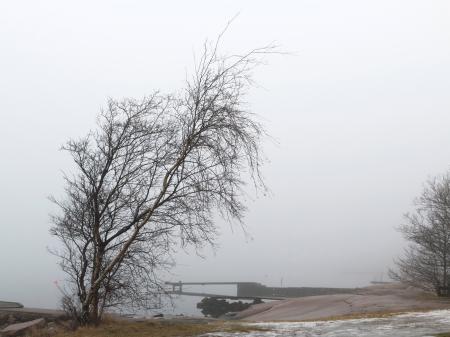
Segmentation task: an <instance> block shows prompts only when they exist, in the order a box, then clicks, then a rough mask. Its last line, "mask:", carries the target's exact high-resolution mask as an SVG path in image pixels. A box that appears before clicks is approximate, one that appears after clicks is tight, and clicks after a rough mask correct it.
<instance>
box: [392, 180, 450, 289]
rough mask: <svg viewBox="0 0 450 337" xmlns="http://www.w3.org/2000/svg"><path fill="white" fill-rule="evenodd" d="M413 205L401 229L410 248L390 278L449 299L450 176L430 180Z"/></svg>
mask: <svg viewBox="0 0 450 337" xmlns="http://www.w3.org/2000/svg"><path fill="white" fill-rule="evenodd" d="M414 206H415V210H414V211H413V212H411V213H408V214H406V215H405V220H406V221H405V223H404V224H403V225H402V226H400V227H399V231H400V232H401V233H402V235H403V236H404V238H405V239H406V240H407V241H408V242H409V246H408V248H407V249H405V252H404V254H403V256H402V257H400V258H398V259H397V260H396V261H395V262H396V266H397V268H396V269H395V270H391V271H390V276H391V278H393V279H394V280H398V281H401V282H403V283H406V284H411V285H413V286H416V287H419V288H422V289H425V290H428V291H432V292H435V293H436V294H437V295H438V296H449V295H450V294H449V286H450V284H449V282H450V278H449V276H450V275H449V271H450V173H447V174H444V175H440V176H437V177H435V178H433V179H431V180H429V181H428V182H427V183H426V184H425V186H424V189H423V191H422V193H421V195H420V196H419V197H417V198H416V199H415V202H414Z"/></svg>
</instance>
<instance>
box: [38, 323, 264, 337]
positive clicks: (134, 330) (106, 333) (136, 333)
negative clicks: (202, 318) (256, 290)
mask: <svg viewBox="0 0 450 337" xmlns="http://www.w3.org/2000/svg"><path fill="white" fill-rule="evenodd" d="M255 330H263V329H259V328H257V327H249V326H245V325H241V324H238V323H231V322H222V321H218V322H205V323H191V322H182V321H176V322H174V321H164V320H161V321H143V322H130V321H121V320H119V321H108V322H105V323H103V324H101V325H99V326H97V327H80V328H78V329H77V330H75V331H68V330H67V329H63V328H58V329H57V330H56V331H54V332H53V333H50V332H48V331H47V330H45V329H42V330H34V331H32V332H31V334H30V337H187V336H198V335H201V334H205V333H213V332H249V331H255Z"/></svg>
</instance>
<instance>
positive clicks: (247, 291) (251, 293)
mask: <svg viewBox="0 0 450 337" xmlns="http://www.w3.org/2000/svg"><path fill="white" fill-rule="evenodd" d="M166 285H168V286H170V287H171V288H172V290H169V291H167V293H169V294H174V295H185V296H199V297H215V298H224V299H235V300H237V299H246V300H254V299H261V300H283V299H287V298H296V297H305V296H318V295H332V294H348V293H353V292H354V291H355V290H356V289H354V288H323V287H267V286H265V285H263V284H261V283H258V282H181V281H179V282H166ZM190 285H201V286H206V285H235V286H236V295H219V294H211V293H204V292H189V291H183V286H190Z"/></svg>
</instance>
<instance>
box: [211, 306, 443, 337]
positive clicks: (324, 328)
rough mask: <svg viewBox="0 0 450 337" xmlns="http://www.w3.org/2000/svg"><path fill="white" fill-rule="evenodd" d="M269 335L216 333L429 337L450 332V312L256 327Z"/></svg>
mask: <svg viewBox="0 0 450 337" xmlns="http://www.w3.org/2000/svg"><path fill="white" fill-rule="evenodd" d="M249 325H251V326H257V327H262V328H268V329H270V330H271V331H269V332H254V333H237V334H231V333H215V334H207V335H204V336H220V337H243V336H246V337H281V336H283V337H289V336H292V337H294V336H295V337H316V336H318V337H319V336H320V337H378V336H383V337H425V336H427V337H429V336H433V335H434V334H436V333H439V332H449V331H450V310H439V311H431V312H428V313H410V314H404V315H400V316H396V317H389V318H371V319H354V320H345V321H329V322H307V323H291V322H289V323H252V324H249Z"/></svg>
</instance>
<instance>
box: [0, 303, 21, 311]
mask: <svg viewBox="0 0 450 337" xmlns="http://www.w3.org/2000/svg"><path fill="white" fill-rule="evenodd" d="M20 308H23V305H22V304H20V303H17V302H5V301H0V310H1V309H20Z"/></svg>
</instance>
